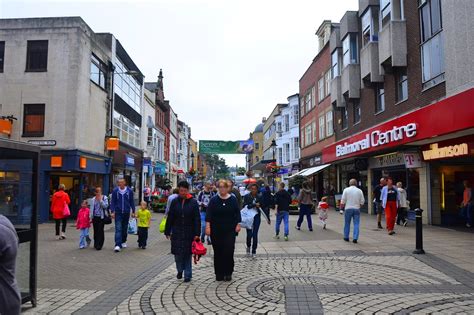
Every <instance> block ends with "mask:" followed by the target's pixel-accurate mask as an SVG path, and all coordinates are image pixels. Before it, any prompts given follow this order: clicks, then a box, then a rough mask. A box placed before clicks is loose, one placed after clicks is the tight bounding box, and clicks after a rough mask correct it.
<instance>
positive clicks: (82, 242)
mask: <svg viewBox="0 0 474 315" xmlns="http://www.w3.org/2000/svg"><path fill="white" fill-rule="evenodd" d="M87 206H88V202H87V200H84V201H83V202H82V205H81V209H80V210H79V213H78V214H77V221H76V229H78V230H80V231H81V233H80V237H79V248H80V249H83V248H85V247H87V246H89V244H90V238H89V228H90V227H91V219H90V209H89V208H88V207H87Z"/></svg>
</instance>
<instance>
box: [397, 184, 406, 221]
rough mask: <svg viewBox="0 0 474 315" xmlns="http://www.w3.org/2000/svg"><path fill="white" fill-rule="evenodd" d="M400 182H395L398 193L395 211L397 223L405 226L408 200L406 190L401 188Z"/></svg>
mask: <svg viewBox="0 0 474 315" xmlns="http://www.w3.org/2000/svg"><path fill="white" fill-rule="evenodd" d="M402 185H403V184H402V182H398V183H397V190H398V195H399V197H400V206H399V207H398V213H397V225H403V226H407V223H408V220H407V213H408V200H407V191H406V190H405V189H403V187H402Z"/></svg>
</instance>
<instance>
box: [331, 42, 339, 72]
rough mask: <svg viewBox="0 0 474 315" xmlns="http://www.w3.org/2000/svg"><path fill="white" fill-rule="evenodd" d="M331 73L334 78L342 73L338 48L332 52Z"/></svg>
mask: <svg viewBox="0 0 474 315" xmlns="http://www.w3.org/2000/svg"><path fill="white" fill-rule="evenodd" d="M331 75H332V78H333V79H334V78H336V77H338V76H340V75H341V71H340V69H339V52H338V50H337V49H336V50H335V51H334V52H333V53H332V54H331Z"/></svg>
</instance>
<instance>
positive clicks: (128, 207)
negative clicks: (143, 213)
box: [110, 187, 135, 213]
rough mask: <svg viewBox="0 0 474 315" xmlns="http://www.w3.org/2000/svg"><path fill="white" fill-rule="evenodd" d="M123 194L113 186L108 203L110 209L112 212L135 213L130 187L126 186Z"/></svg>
mask: <svg viewBox="0 0 474 315" xmlns="http://www.w3.org/2000/svg"><path fill="white" fill-rule="evenodd" d="M126 189H127V191H126V192H125V194H123V195H122V194H121V193H120V192H119V188H118V187H115V188H114V190H113V191H112V202H111V203H110V211H111V212H112V213H130V212H133V213H135V202H134V201H133V191H132V190H131V189H130V187H127V188H126Z"/></svg>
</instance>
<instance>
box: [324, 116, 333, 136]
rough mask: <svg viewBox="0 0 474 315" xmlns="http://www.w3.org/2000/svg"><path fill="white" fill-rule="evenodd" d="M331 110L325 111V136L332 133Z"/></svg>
mask: <svg viewBox="0 0 474 315" xmlns="http://www.w3.org/2000/svg"><path fill="white" fill-rule="evenodd" d="M332 115H333V114H332V110H331V111H329V112H327V113H326V136H328V137H330V136H332V135H333V134H334V127H333V116H332Z"/></svg>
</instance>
